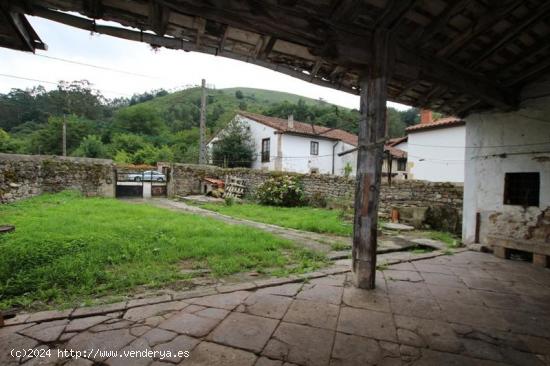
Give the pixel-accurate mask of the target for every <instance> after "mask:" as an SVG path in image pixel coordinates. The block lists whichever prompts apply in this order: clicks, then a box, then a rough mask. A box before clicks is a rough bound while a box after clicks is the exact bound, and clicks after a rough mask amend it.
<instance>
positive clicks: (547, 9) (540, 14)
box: [470, 1, 550, 67]
mask: <svg viewBox="0 0 550 366" xmlns="http://www.w3.org/2000/svg"><path fill="white" fill-rule="evenodd" d="M549 13H550V1H545V2H544V3H543V4H542V5H541V6H540V8H538V9H537V11H533V12H532V13H530V14H531V15H530V16H528V17H527V19H525V20H524V21H523V22H522V23H521V24H519V25H514V29H513V30H512V31H508V32H506V34H505V35H504V36H503V37H501V38H500V39H499V40H498V42H496V43H495V44H492V45H491V46H490V47H489V48H488V49H487V50H486V51H485V52H483V53H482V54H481V55H480V56H479V57H477V58H476V59H475V60H474V61H472V62H471V63H470V66H471V67H475V66H477V65H479V63H481V62H483V61H484V60H486V59H487V58H489V57H491V56H492V55H493V54H494V53H495V52H497V51H498V50H500V49H501V48H502V47H503V46H504V45H505V44H508V42H509V41H511V40H512V39H515V38H517V37H518V36H519V35H520V34H521V33H523V32H524V31H525V30H526V29H527V28H528V27H530V26H531V25H533V23H536V22H538V21H539V20H542V19H545V18H548V17H549V16H550V14H549Z"/></svg>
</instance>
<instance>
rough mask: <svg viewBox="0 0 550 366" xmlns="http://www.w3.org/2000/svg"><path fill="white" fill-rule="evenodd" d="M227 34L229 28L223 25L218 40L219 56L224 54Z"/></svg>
mask: <svg viewBox="0 0 550 366" xmlns="http://www.w3.org/2000/svg"><path fill="white" fill-rule="evenodd" d="M228 34H229V26H228V25H225V26H224V29H223V35H222V37H221V38H220V44H219V45H218V53H217V55H221V54H222V53H223V52H224V48H225V42H226V41H227V35H228Z"/></svg>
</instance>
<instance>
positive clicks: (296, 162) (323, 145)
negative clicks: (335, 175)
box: [282, 134, 337, 174]
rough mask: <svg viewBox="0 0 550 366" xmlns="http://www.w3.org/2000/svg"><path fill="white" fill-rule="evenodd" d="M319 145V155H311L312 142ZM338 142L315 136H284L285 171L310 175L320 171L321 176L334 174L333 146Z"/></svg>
mask: <svg viewBox="0 0 550 366" xmlns="http://www.w3.org/2000/svg"><path fill="white" fill-rule="evenodd" d="M311 141H316V142H318V143H319V155H311V151H310V142H311ZM335 142H337V141H333V140H326V139H317V138H315V137H313V136H311V137H309V136H299V135H290V134H284V135H283V157H282V160H283V170H284V171H287V172H297V173H310V172H311V169H313V168H317V169H319V173H320V174H332V146H333V145H334V143H335Z"/></svg>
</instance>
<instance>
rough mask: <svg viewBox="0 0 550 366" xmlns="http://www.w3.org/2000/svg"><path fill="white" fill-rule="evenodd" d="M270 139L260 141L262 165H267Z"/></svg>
mask: <svg viewBox="0 0 550 366" xmlns="http://www.w3.org/2000/svg"><path fill="white" fill-rule="evenodd" d="M270 141H271V139H269V138H267V139H263V140H262V163H268V162H269V155H270V153H269V145H270Z"/></svg>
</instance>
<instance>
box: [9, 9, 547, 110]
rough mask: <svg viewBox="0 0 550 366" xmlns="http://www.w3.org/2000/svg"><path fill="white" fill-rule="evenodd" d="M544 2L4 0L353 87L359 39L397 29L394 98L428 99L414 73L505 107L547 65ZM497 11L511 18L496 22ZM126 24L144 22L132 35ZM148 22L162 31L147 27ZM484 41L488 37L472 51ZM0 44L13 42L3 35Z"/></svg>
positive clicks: (364, 61) (368, 59)
mask: <svg viewBox="0 0 550 366" xmlns="http://www.w3.org/2000/svg"><path fill="white" fill-rule="evenodd" d="M547 3H548V2H545V1H544V0H529V2H528V3H526V2H524V1H521V0H503V1H497V0H483V1H480V0H456V1H451V0H444V1H441V2H439V4H438V5H437V6H436V5H435V1H434V2H433V3H432V2H431V1H429V2H427V1H425V0H384V1H364V0H341V1H337V0H333V1H326V2H322V3H319V4H318V6H312V4H314V0H300V1H297V0H273V1H260V0H209V1H203V0H140V1H136V2H130V1H125V0H28V1H25V2H24V3H23V2H18V1H10V2H9V3H8V6H9V7H10V9H13V10H14V12H15V13H33V11H34V12H35V14H38V13H40V12H41V11H42V10H49V11H50V12H52V11H53V12H54V13H55V12H57V13H59V14H54V15H52V13H47V15H46V17H51V18H55V19H54V20H56V21H61V22H65V24H70V25H75V24H76V25H75V26H77V27H80V28H82V29H87V30H91V31H97V32H98V33H104V34H109V35H112V36H115V37H121V38H126V39H132V40H137V41H142V42H148V43H151V44H153V45H155V46H164V47H169V48H174V49H184V50H188V51H199V52H204V53H209V54H213V55H219V54H223V56H225V57H229V58H233V59H237V60H243V61H247V62H251V63H254V64H257V65H260V66H264V67H268V68H270V69H273V70H276V71H280V72H283V73H285V74H288V75H292V76H296V77H299V78H300V79H303V80H307V81H311V82H313V83H316V84H319V85H323V86H328V87H332V88H335V89H341V90H346V91H350V92H352V93H356V94H357V93H359V92H360V90H361V86H360V83H359V80H360V77H359V75H361V74H362V72H363V71H364V70H365V69H366V68H368V67H370V66H371V65H372V63H373V60H374V59H373V57H374V56H373V50H372V49H370V48H369V47H360V46H359V45H361V44H365V42H368V40H370V39H372V37H373V34H374V33H375V32H376V31H377V30H378V29H385V30H386V31H389V32H391V33H392V34H394V35H395V37H396V44H395V50H396V58H395V68H394V72H393V76H392V79H391V80H388V94H389V96H390V97H391V98H392V100H394V101H401V102H403V101H406V102H408V103H410V104H412V105H414V106H419V105H422V104H426V103H430V101H432V102H431V103H430V104H432V105H435V104H436V103H434V102H433V101H434V98H435V97H436V96H433V95H430V94H429V93H430V91H422V90H423V88H421V87H420V86H418V87H417V86H416V85H415V83H416V82H418V84H420V85H422V84H423V83H429V84H431V85H434V87H435V86H439V87H440V88H445V89H447V90H448V91H449V92H450V94H448V95H453V96H454V95H457V94H458V93H461V94H462V93H464V94H466V95H468V96H470V97H472V98H475V99H478V100H479V101H480V104H479V105H478V107H481V108H489V107H490V106H494V107H497V108H500V109H505V110H508V109H511V108H514V107H515V106H516V105H517V96H518V95H519V92H520V90H519V89H518V88H517V86H518V85H519V86H523V84H524V83H525V82H526V81H530V80H532V79H533V78H534V77H536V76H537V75H539V74H540V73H541V72H544V71H545V70H547V68H546V63H545V62H544V60H545V58H544V57H546V56H545V55H546V54H547V53H548V52H547V50H546V51H545V49H544V46H543V45H544V44H545V43H544V42H545V39H546V38H547V33H545V32H546V31H545V28H544V27H541V23H539V22H537V19H542V18H543V17H544V16H545V14H546V15H547V14H548V13H544V12H542V11H540V9H545V7H548V6H550V5H547ZM149 4H150V5H149ZM483 6H486V7H487V9H486V10H483V8H480V7H483ZM436 9H437V10H436ZM537 9H538V10H537ZM168 11H169V12H170V13H169V15H170V16H169V17H167V16H166V14H168ZM71 12H72V13H71ZM74 12H79V13H82V14H85V15H87V16H88V17H92V18H97V19H105V20H110V21H114V22H118V23H120V24H121V25H122V26H123V27H119V28H117V27H104V26H103V25H101V26H100V25H99V24H97V27H91V26H90V23H88V22H85V21H84V22H83V21H81V20H80V19H76V20H75V19H74V18H70V17H64V16H61V15H60V14H65V15H69V16H71V15H72V14H74ZM549 12H550V10H549ZM430 14H431V15H430ZM359 17H360V18H361V22H358V21H357V19H359ZM430 17H431V19H432V20H431V21H430V20H429V19H430ZM468 18H470V21H468ZM83 19H84V20H86V19H85V18H83ZM194 19H195V20H194ZM197 19H198V20H197ZM504 19H505V20H506V22H509V23H510V25H505V24H504V23H501V21H503V20H504ZM87 20H89V19H87ZM168 20H169V22H170V23H169V25H168ZM405 20H406V21H405ZM203 21H204V22H203ZM72 23H74V24H72ZM124 26H125V27H138V28H140V29H141V30H142V32H138V33H139V37H138V36H137V35H136V34H135V33H132V31H131V29H129V28H124ZM497 27H498V28H497ZM0 28H1V27H0ZM149 30H153V31H154V32H155V35H154V36H158V35H161V34H164V33H166V37H160V38H158V37H153V35H152V34H151V32H148V31H149ZM229 30H231V31H229ZM497 30H498V31H497ZM522 30H523V31H522ZM407 34H411V35H412V36H410V37H407V36H406V35H407ZM527 34H529V35H530V36H529V37H524V35H527ZM228 37H229V39H228ZM267 40H269V41H267ZM275 42H278V43H275ZM442 43H443V44H442ZM484 44H485V45H489V46H488V47H485V49H483V50H482V51H481V52H479V53H477V54H475V53H476V52H475V50H479V47H480V46H482V45H484ZM0 45H6V46H7V47H10V46H11V45H10V44H7V43H6V42H5V41H4V42H3V41H2V39H0ZM13 47H15V46H13ZM26 48H28V45H27V47H26ZM459 48H460V49H463V50H464V51H463V52H461V53H460V54H459V55H458V57H453V55H454V54H455V53H456V52H457V50H458V49H459ZM272 50H276V51H277V52H273V51H272ZM433 50H439V52H438V53H439V55H438V54H435V55H434V52H435V51H433ZM504 50H506V51H507V52H504ZM518 50H519V51H518ZM496 54H498V56H499V57H498V58H496V57H493V56H496ZM482 56H486V57H485V59H484V60H483V59H481V58H483V57H482ZM478 58H479V59H478ZM472 62H477V63H478V65H475V64H472ZM470 65H475V66H470ZM466 66H467V67H466ZM331 70H332V71H331ZM522 75H523V76H522ZM412 82H414V83H412ZM411 89H414V90H415V93H411V92H410V90H411ZM447 99H449V98H447ZM441 108H443V106H442V107H441Z"/></svg>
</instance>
